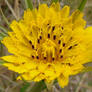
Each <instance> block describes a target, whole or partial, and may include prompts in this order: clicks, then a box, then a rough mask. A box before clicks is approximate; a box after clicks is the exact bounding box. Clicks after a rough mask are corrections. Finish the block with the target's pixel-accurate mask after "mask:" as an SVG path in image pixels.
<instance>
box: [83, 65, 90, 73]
mask: <svg viewBox="0 0 92 92" xmlns="http://www.w3.org/2000/svg"><path fill="white" fill-rule="evenodd" d="M90 71H92V67H91V66H89V67H85V68H84V69H83V70H82V72H90Z"/></svg>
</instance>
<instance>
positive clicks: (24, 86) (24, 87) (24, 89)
mask: <svg viewBox="0 0 92 92" xmlns="http://www.w3.org/2000/svg"><path fill="white" fill-rule="evenodd" d="M29 86H30V83H27V82H26V83H25V84H24V85H23V87H22V88H21V89H20V92H26V90H27V88H28V87H29Z"/></svg>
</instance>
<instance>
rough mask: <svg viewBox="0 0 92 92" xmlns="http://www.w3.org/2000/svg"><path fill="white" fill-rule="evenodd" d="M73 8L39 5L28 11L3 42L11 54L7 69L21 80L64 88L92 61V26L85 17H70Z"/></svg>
mask: <svg viewBox="0 0 92 92" xmlns="http://www.w3.org/2000/svg"><path fill="white" fill-rule="evenodd" d="M69 9H70V8H69V6H65V7H64V8H63V9H61V8H60V4H59V3H57V4H54V3H53V4H52V5H51V6H50V7H48V6H47V5H46V4H42V5H39V8H38V9H34V10H30V9H28V10H26V11H25V12H24V16H23V18H22V19H21V20H19V21H18V22H17V21H15V20H14V21H13V22H12V23H11V24H10V28H11V29H12V32H8V34H9V36H8V37H5V38H4V39H3V41H2V43H3V44H4V45H5V46H6V47H7V48H8V51H9V52H10V53H11V55H9V56H3V57H2V59H4V60H5V61H7V62H6V63H4V66H6V67H8V68H9V69H10V70H12V71H15V72H17V73H19V74H20V76H19V77H18V79H22V78H24V79H25V80H28V81H30V80H33V81H36V82H37V81H40V80H45V81H47V82H51V81H53V80H55V79H57V80H58V82H59V84H60V85H61V86H62V87H64V86H66V85H67V83H68V80H69V79H68V78H69V76H71V75H75V74H77V73H79V72H81V70H82V69H83V68H84V64H85V63H88V62H90V61H91V60H92V57H91V55H92V27H88V28H86V27H85V25H86V22H85V20H84V19H83V18H82V17H83V14H82V13H81V12H80V11H78V10H76V11H75V12H74V13H73V14H72V15H71V16H70V15H69Z"/></svg>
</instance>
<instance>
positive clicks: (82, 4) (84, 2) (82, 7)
mask: <svg viewBox="0 0 92 92" xmlns="http://www.w3.org/2000/svg"><path fill="white" fill-rule="evenodd" d="M86 2H87V0H82V2H81V4H80V6H79V7H78V9H79V10H80V11H83V9H84V7H85V4H86Z"/></svg>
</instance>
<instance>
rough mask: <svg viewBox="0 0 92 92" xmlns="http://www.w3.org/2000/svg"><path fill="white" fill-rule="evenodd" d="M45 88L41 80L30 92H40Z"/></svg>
mask: <svg viewBox="0 0 92 92" xmlns="http://www.w3.org/2000/svg"><path fill="white" fill-rule="evenodd" d="M46 88H47V86H46V84H45V82H44V81H43V80H42V81H40V82H37V83H35V84H34V86H33V87H32V88H31V90H30V92H42V90H44V89H46Z"/></svg>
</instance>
